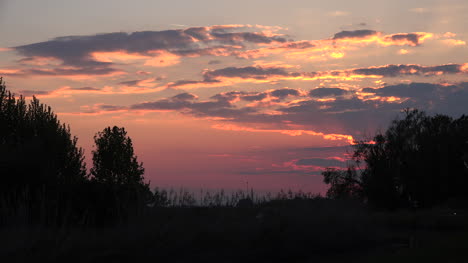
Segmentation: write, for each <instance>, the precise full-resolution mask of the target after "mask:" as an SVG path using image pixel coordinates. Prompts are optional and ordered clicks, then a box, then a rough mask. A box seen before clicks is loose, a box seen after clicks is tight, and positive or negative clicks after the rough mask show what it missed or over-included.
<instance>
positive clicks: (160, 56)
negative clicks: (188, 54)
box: [144, 51, 180, 67]
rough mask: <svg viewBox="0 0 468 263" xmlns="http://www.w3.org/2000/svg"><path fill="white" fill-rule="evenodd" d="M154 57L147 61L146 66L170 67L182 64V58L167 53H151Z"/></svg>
mask: <svg viewBox="0 0 468 263" xmlns="http://www.w3.org/2000/svg"><path fill="white" fill-rule="evenodd" d="M149 53H150V54H152V55H154V57H152V58H150V59H148V60H146V62H145V64H144V65H145V66H152V67H169V66H173V65H176V64H179V63H180V57H179V56H177V55H174V54H172V53H169V52H166V51H150V52H149Z"/></svg>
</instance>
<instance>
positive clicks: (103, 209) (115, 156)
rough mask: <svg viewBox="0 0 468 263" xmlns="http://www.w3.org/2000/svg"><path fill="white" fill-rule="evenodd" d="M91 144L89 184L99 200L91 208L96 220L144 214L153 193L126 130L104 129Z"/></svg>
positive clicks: (118, 218) (119, 218)
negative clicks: (93, 146)
mask: <svg viewBox="0 0 468 263" xmlns="http://www.w3.org/2000/svg"><path fill="white" fill-rule="evenodd" d="M94 142H95V144H96V149H95V150H94V151H93V152H92V154H93V168H92V169H91V182H92V183H94V184H93V186H94V187H95V190H94V191H95V194H94V195H95V196H96V197H97V198H98V199H99V200H98V201H97V203H96V204H95V207H94V209H95V213H96V214H98V217H99V218H98V220H101V221H102V220H105V221H108V220H116V219H117V220H127V219H128V217H129V216H133V215H136V214H138V213H140V212H142V211H144V206H145V205H147V204H149V203H151V202H152V200H153V194H152V192H151V191H150V190H149V183H145V182H144V177H143V174H144V171H145V169H144V168H143V164H142V163H139V162H138V160H137V157H136V156H135V154H134V150H133V144H132V140H131V138H130V137H128V136H127V132H126V131H125V129H124V128H119V127H117V126H114V127H112V128H111V127H107V128H105V129H104V130H103V131H101V132H98V133H97V134H96V135H95V136H94Z"/></svg>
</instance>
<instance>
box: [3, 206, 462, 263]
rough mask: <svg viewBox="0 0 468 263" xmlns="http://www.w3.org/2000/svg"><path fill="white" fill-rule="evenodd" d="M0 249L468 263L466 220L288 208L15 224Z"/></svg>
mask: <svg viewBox="0 0 468 263" xmlns="http://www.w3.org/2000/svg"><path fill="white" fill-rule="evenodd" d="M454 213H456V215H455V214H454ZM0 242H1V243H0V258H1V259H2V260H1V261H2V262H256V263H258V262H468V255H467V252H466V251H468V215H467V214H465V213H464V212H463V211H460V210H457V211H454V210H451V209H442V208H439V209H432V210H430V211H429V210H428V211H398V212H376V211H369V210H368V209H366V208H365V207H363V206H361V205H359V204H356V203H354V202H346V201H333V200H327V199H323V200H287V201H278V202H274V201H272V202H269V203H265V204H262V205H259V206H256V207H244V208H233V207H217V208H216V207H214V208H206V207H205V208H201V207H198V208H197V207H192V208H154V209H152V210H151V211H149V212H148V214H147V215H146V216H144V217H141V218H135V219H132V220H131V222H130V223H127V224H123V225H118V226H113V227H100V228H96V227H83V226H82V227H79V226H74V227H32V226H28V227H25V226H14V225H13V226H8V227H6V228H3V229H1V230H0Z"/></svg>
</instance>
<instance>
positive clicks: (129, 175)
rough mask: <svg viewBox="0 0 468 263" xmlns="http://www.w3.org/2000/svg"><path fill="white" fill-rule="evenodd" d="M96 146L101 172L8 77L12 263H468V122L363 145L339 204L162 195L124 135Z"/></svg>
mask: <svg viewBox="0 0 468 263" xmlns="http://www.w3.org/2000/svg"><path fill="white" fill-rule="evenodd" d="M94 142H95V149H94V150H93V151H92V154H93V156H92V157H93V158H92V160H93V166H92V167H91V169H90V172H89V173H88V172H87V170H86V167H85V164H84V161H83V160H84V156H83V150H82V149H81V148H80V147H78V146H77V138H76V137H74V136H72V135H71V132H70V128H69V127H68V126H66V125H64V124H62V123H60V121H59V120H58V119H57V116H56V115H55V114H54V113H53V112H52V110H51V109H50V107H47V106H46V105H44V104H41V103H40V102H39V101H38V100H37V99H36V98H33V99H32V101H31V102H30V103H27V102H26V101H25V99H24V98H23V97H22V96H20V97H19V98H16V97H15V96H14V95H13V94H11V93H10V92H9V91H7V90H6V87H5V85H4V83H3V81H2V80H1V79H0V180H1V184H0V258H1V259H2V260H3V261H5V262H29V261H33V260H34V261H45V262H101V261H111V262H138V261H149V260H153V261H154V260H159V261H163V262H169V261H170V262H187V261H191V262H311V261H313V262H406V261H404V260H407V261H410V260H411V262H414V261H417V259H419V258H421V257H422V256H426V257H427V258H426V262H431V260H433V261H434V262H440V261H447V259H448V258H450V259H454V260H459V262H462V261H463V260H465V259H464V258H463V257H459V256H458V254H456V253H457V252H456V251H455V252H454V250H452V248H453V247H456V248H458V249H459V250H461V251H462V250H466V249H468V246H467V245H466V244H468V242H467V241H468V238H467V237H468V223H467V222H468V221H467V220H466V219H467V216H466V211H465V210H464V209H463V208H466V207H463V206H461V204H462V205H463V204H464V200H466V199H467V198H468V191H466V190H465V188H466V185H467V183H468V182H467V177H468V117H466V116H462V117H460V118H458V119H452V118H450V117H448V116H443V115H436V116H428V115H426V114H425V113H423V112H420V111H417V110H407V111H405V118H404V119H402V120H399V119H397V120H395V121H393V122H392V124H391V125H390V128H389V129H388V130H387V131H386V132H384V133H379V134H377V135H376V136H375V137H374V138H373V139H372V140H367V141H360V142H358V143H357V144H356V145H355V148H354V152H353V163H352V164H351V165H350V166H349V167H348V168H347V169H345V170H340V169H335V168H328V169H326V170H325V171H324V172H323V176H324V182H325V183H326V184H329V185H330V188H329V190H328V192H327V198H324V197H322V196H320V195H317V194H313V193H305V192H300V191H299V192H292V191H280V192H279V193H277V194H263V195H259V194H256V193H255V192H254V191H253V190H250V191H247V192H244V191H234V192H226V191H224V190H220V191H200V192H199V193H193V192H190V191H188V190H185V189H179V190H173V189H170V190H166V189H159V188H156V189H154V191H150V190H149V183H146V182H145V179H144V176H143V175H144V168H143V164H142V163H140V162H138V160H137V157H136V155H135V153H134V150H133V144H132V140H131V139H130V137H129V136H128V135H127V132H126V130H125V129H124V128H120V127H116V126H114V127H107V128H105V129H103V130H102V131H100V132H98V133H97V134H96V135H95V137H94ZM457 202H458V203H457ZM453 203H457V204H456V205H455V206H452V204H453ZM369 205H370V206H371V207H372V208H385V209H387V208H390V209H393V210H392V211H391V212H389V211H388V210H375V209H369ZM416 206H418V207H421V208H424V209H418V210H415V209H413V208H415V207H416ZM430 207H431V209H428V208H430ZM453 207H457V209H454V208H453ZM409 208H410V209H409ZM397 209H398V210H397ZM442 241H443V242H442ZM460 255H462V254H460ZM412 257H413V258H412ZM415 259H416V260H415Z"/></svg>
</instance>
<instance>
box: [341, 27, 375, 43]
mask: <svg viewBox="0 0 468 263" xmlns="http://www.w3.org/2000/svg"><path fill="white" fill-rule="evenodd" d="M374 35H377V31H374V30H368V29H362V30H353V31H341V32H338V33H336V34H335V36H333V39H334V40H337V39H344V38H366V37H369V36H374Z"/></svg>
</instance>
